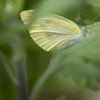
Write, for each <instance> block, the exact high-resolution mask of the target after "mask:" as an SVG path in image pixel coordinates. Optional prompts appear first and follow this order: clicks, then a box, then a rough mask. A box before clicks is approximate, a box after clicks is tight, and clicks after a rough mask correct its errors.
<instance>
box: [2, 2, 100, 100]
mask: <svg viewBox="0 0 100 100" xmlns="http://www.w3.org/2000/svg"><path fill="white" fill-rule="evenodd" d="M29 9H34V10H36V11H37V13H38V17H41V16H42V15H43V14H45V13H47V12H49V13H54V14H58V15H61V16H64V17H66V18H68V19H70V20H72V21H74V22H76V23H77V24H79V25H80V26H81V27H85V26H87V25H88V23H89V22H90V21H91V20H92V19H94V18H95V17H96V16H97V15H98V14H99V13H100V0H0V100H27V99H20V98H19V91H20V90H19V88H21V87H20V85H21V83H20V80H21V81H22V80H24V81H22V82H24V85H25V84H26V86H25V87H26V93H27V95H28V97H29V96H30V95H31V97H32V95H33V94H34V95H36V98H37V99H38V100H100V96H99V95H100V92H99V91H98V90H99V82H100V68H99V67H100V39H99V37H100V35H99V33H100V28H99V27H100V22H99V20H100V17H98V18H97V19H96V20H95V21H93V22H92V23H90V24H89V26H87V28H88V30H89V33H90V34H91V33H95V34H93V35H92V36H91V37H90V38H89V39H86V41H85V42H84V41H83V42H82V43H79V44H78V45H72V46H71V47H69V48H68V49H67V48H66V49H64V50H61V51H57V52H56V51H55V52H46V51H44V50H43V49H41V48H40V47H39V46H38V45H37V44H36V43H35V42H34V41H33V40H32V38H31V37H30V35H29V32H28V29H27V28H26V27H25V25H24V24H23V22H22V20H21V18H20V13H21V11H24V10H29ZM94 22H95V23H94ZM45 76H47V77H46V78H44V77H45ZM20 77H22V78H20ZM42 79H43V82H42ZM38 83H40V85H39V84H38ZM42 85H43V86H42ZM34 87H38V88H36V89H34ZM41 87H42V88H41ZM32 90H33V94H32V93H31V91H32ZM34 91H36V92H35V93H34ZM26 97H27V96H26ZM31 100H32V99H31ZM34 100H35V99H34Z"/></svg>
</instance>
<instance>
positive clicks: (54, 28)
mask: <svg viewBox="0 0 100 100" xmlns="http://www.w3.org/2000/svg"><path fill="white" fill-rule="evenodd" d="M33 13H34V10H28V11H23V12H22V13H21V18H22V20H23V22H24V24H25V25H26V26H28V29H29V32H30V34H31V37H32V38H33V40H34V41H35V42H36V43H37V44H38V45H39V46H40V47H41V48H43V49H44V50H46V51H50V50H52V49H55V48H63V47H65V46H68V45H70V44H72V43H74V42H75V41H78V40H79V38H81V37H82V36H83V33H82V31H81V29H80V28H79V26H78V25H77V24H75V23H74V22H72V21H71V20H69V19H66V18H64V17H61V16H58V15H55V14H48V15H46V16H43V17H42V18H39V19H38V20H36V21H35V22H34V23H31V20H30V19H31V17H32V14H33ZM30 23H31V24H30Z"/></svg>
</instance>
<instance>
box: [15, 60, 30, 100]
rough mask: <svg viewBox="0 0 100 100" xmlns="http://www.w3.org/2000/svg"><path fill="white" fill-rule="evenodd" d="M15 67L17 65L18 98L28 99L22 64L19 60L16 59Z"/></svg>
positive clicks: (19, 99)
mask: <svg viewBox="0 0 100 100" xmlns="http://www.w3.org/2000/svg"><path fill="white" fill-rule="evenodd" d="M16 67H17V77H18V80H19V85H17V91H18V100H28V92H27V85H26V79H25V68H24V64H23V63H22V62H21V61H18V62H17V63H16Z"/></svg>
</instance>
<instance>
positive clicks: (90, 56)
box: [30, 22, 100, 100]
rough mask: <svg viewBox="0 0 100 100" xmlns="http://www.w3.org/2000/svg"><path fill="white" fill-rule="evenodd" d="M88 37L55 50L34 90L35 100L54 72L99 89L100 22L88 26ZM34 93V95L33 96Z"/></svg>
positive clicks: (79, 83) (87, 86)
mask: <svg viewBox="0 0 100 100" xmlns="http://www.w3.org/2000/svg"><path fill="white" fill-rule="evenodd" d="M87 29H88V34H91V35H90V36H89V37H88V38H86V39H85V40H83V41H80V42H79V43H77V44H75V45H72V46H70V47H68V48H66V49H64V50H60V51H55V52H54V56H53V58H52V60H51V63H50V65H49V67H48V68H47V70H46V71H45V72H44V74H43V75H42V76H41V77H40V78H39V80H38V81H37V83H36V85H35V86H34V89H33V90H32V94H31V99H30V100H33V99H34V100H35V99H36V98H37V97H38V95H39V93H40V91H41V87H42V86H43V84H44V82H45V81H46V80H47V79H48V78H49V77H50V76H51V75H53V74H60V75H62V76H63V77H64V78H65V79H66V78H67V77H70V78H72V79H73V80H74V81H75V82H76V83H77V85H78V86H80V87H86V88H91V89H95V90H97V89H98V85H97V83H99V82H100V78H99V77H100V55H99V54H100V38H99V37H100V34H99V32H100V22H97V23H94V24H92V25H90V26H88V27H87ZM33 94H34V96H33Z"/></svg>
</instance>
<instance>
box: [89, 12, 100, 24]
mask: <svg viewBox="0 0 100 100" xmlns="http://www.w3.org/2000/svg"><path fill="white" fill-rule="evenodd" d="M99 16H100V13H99V14H98V15H97V16H96V17H95V18H94V19H92V20H91V21H90V22H89V23H88V24H90V23H92V22H93V21H94V20H96V19H97V18H98V17H99Z"/></svg>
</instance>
